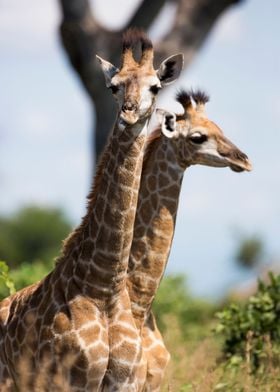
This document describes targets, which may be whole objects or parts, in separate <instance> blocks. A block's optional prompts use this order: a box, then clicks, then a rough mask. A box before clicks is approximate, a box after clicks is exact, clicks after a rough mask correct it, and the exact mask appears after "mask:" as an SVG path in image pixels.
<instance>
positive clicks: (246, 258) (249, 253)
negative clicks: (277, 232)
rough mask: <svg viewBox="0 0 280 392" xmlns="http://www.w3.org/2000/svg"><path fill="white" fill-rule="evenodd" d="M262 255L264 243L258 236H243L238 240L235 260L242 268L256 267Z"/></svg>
mask: <svg viewBox="0 0 280 392" xmlns="http://www.w3.org/2000/svg"><path fill="white" fill-rule="evenodd" d="M263 255H264V243H263V240H262V238H261V237H260V236H259V235H256V234H255V235H252V236H247V237H246V236H243V237H242V238H240V239H239V244H238V246H237V251H236V255H235V258H236V260H237V262H238V263H239V264H240V265H242V266H243V267H247V268H252V267H254V266H256V265H257V264H258V263H259V262H260V261H261V259H262V257H263Z"/></svg>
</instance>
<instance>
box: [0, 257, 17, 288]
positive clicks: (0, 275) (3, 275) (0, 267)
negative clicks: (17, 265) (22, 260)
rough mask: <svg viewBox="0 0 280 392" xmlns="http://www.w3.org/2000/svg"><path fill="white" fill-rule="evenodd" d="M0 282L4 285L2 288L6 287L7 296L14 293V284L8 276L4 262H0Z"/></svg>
mask: <svg viewBox="0 0 280 392" xmlns="http://www.w3.org/2000/svg"><path fill="white" fill-rule="evenodd" d="M0 282H2V283H3V284H4V287H6V291H7V292H8V295H11V294H14V293H15V292H16V289H15V285H14V282H13V280H12V279H11V277H10V275H9V267H8V266H7V264H6V263H5V261H0Z"/></svg>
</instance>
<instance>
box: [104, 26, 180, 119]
mask: <svg viewBox="0 0 280 392" xmlns="http://www.w3.org/2000/svg"><path fill="white" fill-rule="evenodd" d="M139 44H140V45H141V58H140V59H139V60H136V59H135V57H134V54H133V52H134V50H135V48H136V46H138V45H139ZM153 57H154V51H153V45H152V43H151V41H150V40H149V39H148V38H147V36H146V35H145V34H144V33H143V32H142V31H140V30H136V29H131V30H128V31H127V32H126V33H124V35H123V49H122V60H121V66H120V68H117V67H115V66H114V65H113V64H111V63H110V62H108V61H105V60H103V59H102V58H101V57H99V56H97V58H98V60H99V62H100V65H101V68H102V71H103V73H104V76H105V81H106V86H107V87H108V88H109V89H111V91H112V93H113V95H114V97H115V98H116V100H117V103H118V106H119V113H120V121H122V122H123V123H124V124H129V125H132V124H135V123H136V122H137V121H139V120H141V119H144V118H147V117H149V116H151V114H152V112H153V109H154V103H155V99H156V95H157V93H158V92H159V90H160V89H161V88H162V87H164V86H165V85H168V84H170V83H172V82H173V81H174V80H176V79H177V78H178V76H179V75H180V72H181V70H182V67H183V55H182V54H177V55H175V56H171V57H168V58H167V59H166V60H165V61H163V62H162V63H161V65H160V67H159V69H158V70H155V69H154V66H153Z"/></svg>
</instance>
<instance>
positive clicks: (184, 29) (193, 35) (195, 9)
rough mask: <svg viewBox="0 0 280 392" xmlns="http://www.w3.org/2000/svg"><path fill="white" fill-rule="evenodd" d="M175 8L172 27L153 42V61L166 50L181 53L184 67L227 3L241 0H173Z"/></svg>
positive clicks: (165, 54)
mask: <svg viewBox="0 0 280 392" xmlns="http://www.w3.org/2000/svg"><path fill="white" fill-rule="evenodd" d="M174 1H175V2H177V3H178V8H177V12H176V16H175V20H174V23H173V26H172V28H171V29H170V30H169V31H168V33H167V34H166V36H165V37H164V38H163V39H162V40H161V42H159V43H158V44H157V45H156V48H155V54H156V61H157V62H158V63H160V62H161V61H162V60H164V59H165V58H166V57H168V56H169V55H170V53H176V52H181V53H183V54H184V66H185V67H187V66H188V65H189V63H190V62H191V60H192V59H193V57H194V55H195V54H196V53H197V51H198V49H199V48H200V46H201V45H202V44H203V43H204V42H205V39H206V37H207V36H208V34H209V32H210V30H211V29H212V27H213V26H214V24H215V23H216V21H217V19H218V18H219V17H220V15H221V14H222V13H223V12H224V11H225V10H226V9H227V8H228V7H229V6H231V5H234V4H237V3H240V2H241V1H243V0H188V1H186V0H174Z"/></svg>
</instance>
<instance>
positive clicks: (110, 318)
mask: <svg viewBox="0 0 280 392" xmlns="http://www.w3.org/2000/svg"><path fill="white" fill-rule="evenodd" d="M137 44H141V49H142V52H141V53H142V54H141V58H140V60H138V61H136V60H135V58H134V56H133V50H134V47H135V46H136V45H137ZM97 58H98V60H99V62H100V65H101V68H102V71H103V73H104V76H105V82H106V86H107V87H108V88H109V89H111V90H112V92H113V94H114V96H115V98H116V100H117V103H118V108H119V110H118V115H117V120H116V123H115V126H114V128H113V131H112V133H111V136H110V138H109V141H108V144H107V146H106V148H105V151H104V153H103V156H102V158H101V161H100V163H99V166H98V169H97V174H96V177H95V181H94V185H93V187H92V190H91V192H90V194H89V197H88V199H89V201H88V208H87V213H86V215H85V217H84V218H83V219H82V222H81V224H80V225H79V226H78V227H77V228H76V229H75V230H74V232H73V233H72V234H71V235H70V236H69V237H68V239H66V241H65V243H64V246H63V251H62V254H61V256H60V257H59V258H58V260H57V263H56V266H55V268H54V270H53V271H52V272H51V273H50V274H49V275H47V276H46V277H45V278H44V279H43V280H41V281H40V282H38V283H36V284H34V285H32V286H29V287H27V288H25V289H23V290H21V291H19V292H17V293H16V294H14V295H13V296H11V297H9V298H7V299H6V300H4V301H2V302H1V304H0V389H1V385H2V386H3V388H4V385H6V386H7V387H8V388H9V387H11V384H12V383H14V384H15V387H16V388H18V389H20V390H40V391H45V390H50V389H54V390H63V391H65V390H67V391H68V390H69V391H101V390H102V391H117V390H122V391H136V390H139V389H140V384H139V385H138V381H137V377H136V374H138V373H137V369H138V365H139V363H140V360H141V357H142V347H141V339H140V335H139V332H138V330H137V329H136V326H135V323H134V319H133V317H132V313H131V305H130V300H129V296H128V292H127V288H126V273H127V266H128V258H129V250H130V246H131V242H132V236H133V225H134V219H135V213H136V205H137V198H138V190H139V185H140V175H141V169H142V163H143V155H144V148H145V143H146V139H147V136H148V133H147V125H148V122H149V119H150V117H151V114H152V112H153V110H154V105H155V99H156V93H157V91H158V90H159V89H160V88H162V87H164V86H165V85H167V84H169V83H171V82H173V81H174V80H175V79H176V78H177V77H178V75H179V74H180V71H181V68H182V61H183V58H182V55H181V54H178V55H175V56H171V57H170V58H168V59H166V60H165V61H163V63H162V64H161V65H160V67H159V69H158V70H155V69H154V67H153V47H152V43H151V41H150V40H149V39H148V38H147V37H146V35H145V34H144V33H143V32H141V31H139V30H131V31H128V32H127V33H126V34H125V35H124V38H123V52H122V63H121V67H120V69H118V68H117V67H115V66H114V65H113V64H111V63H109V62H108V61H106V60H104V59H102V58H101V57H99V56H98V57H97ZM26 363H27V364H28V365H26ZM23 369H24V372H25V378H26V381H25V383H26V385H24V387H22V381H21V380H22V373H23ZM40 370H41V373H40ZM42 371H43V373H44V377H42ZM36 374H37V376H38V375H39V377H35V375H36ZM28 376H29V377H28ZM38 379H39V381H38ZM38 382H39V387H38V385H37V384H38ZM59 383H60V384H59ZM58 384H59V385H60V386H61V388H62V389H59V388H58ZM3 388H2V389H3ZM11 388H12V387H11ZM2 389H1V390H2Z"/></svg>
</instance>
